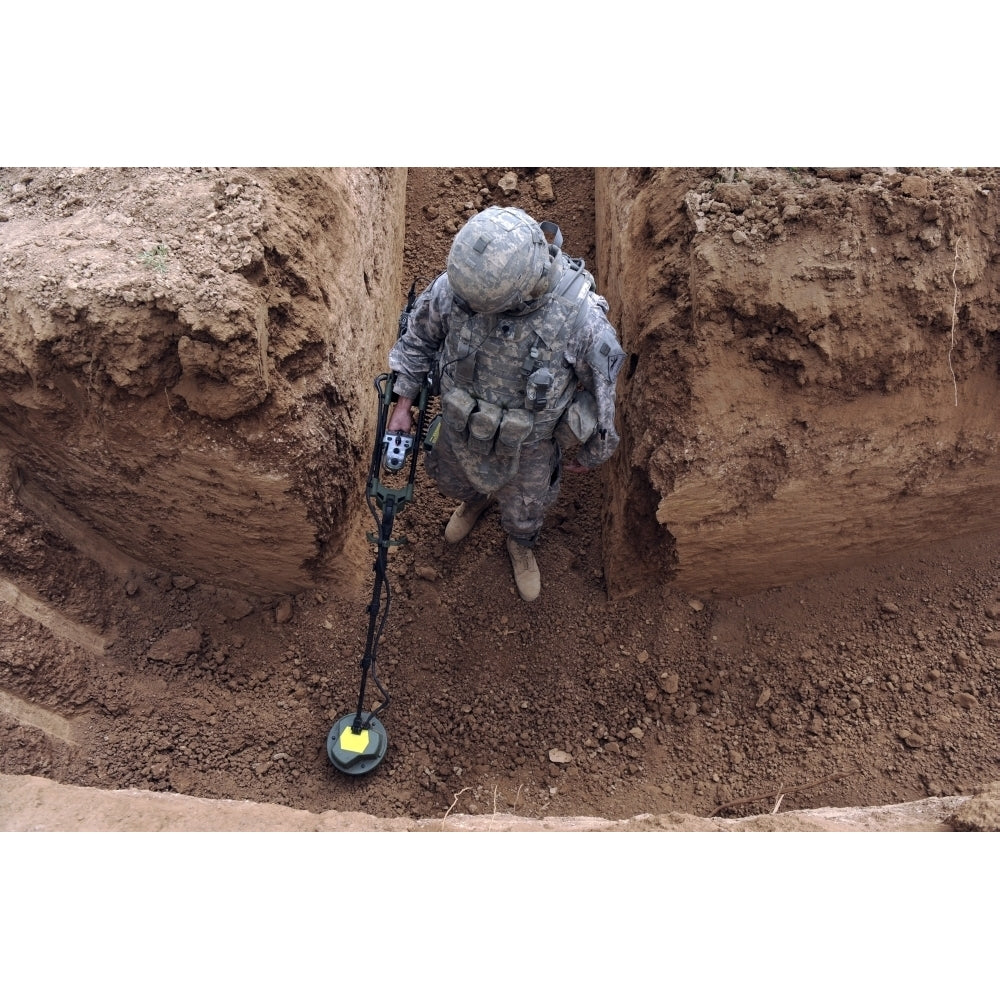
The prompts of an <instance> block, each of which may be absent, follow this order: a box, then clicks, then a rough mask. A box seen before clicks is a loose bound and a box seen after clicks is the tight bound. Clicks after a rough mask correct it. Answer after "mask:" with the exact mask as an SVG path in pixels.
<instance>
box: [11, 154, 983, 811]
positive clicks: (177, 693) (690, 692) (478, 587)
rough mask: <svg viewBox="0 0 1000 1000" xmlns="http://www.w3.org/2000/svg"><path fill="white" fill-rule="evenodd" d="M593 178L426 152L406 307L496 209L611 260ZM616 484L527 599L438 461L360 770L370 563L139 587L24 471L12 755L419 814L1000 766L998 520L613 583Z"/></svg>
mask: <svg viewBox="0 0 1000 1000" xmlns="http://www.w3.org/2000/svg"><path fill="white" fill-rule="evenodd" d="M593 183H594V182H593V174H592V171H589V170H584V169H552V170H546V171H543V170H540V169H539V170H530V169H517V170H514V169H513V168H512V169H511V170H510V171H508V169H507V168H490V169H485V168H484V169H481V170H480V169H463V170H430V169H426V170H424V169H422V170H413V171H410V174H409V179H408V192H407V194H408V200H407V218H406V245H405V252H404V278H405V280H404V283H403V287H401V289H400V300H401V301H402V298H403V296H404V295H405V292H406V290H407V289H408V288H409V285H410V282H411V281H412V280H416V281H417V285H418V287H422V286H423V284H425V283H426V282H427V281H429V280H430V279H431V278H432V277H433V276H434V275H435V274H436V273H437V271H438V270H439V269H440V267H441V266H442V263H443V261H444V259H445V256H446V253H447V247H448V243H449V240H450V238H451V235H452V234H453V233H454V232H455V231H456V230H457V228H458V226H459V225H460V224H461V222H462V221H464V219H465V218H466V217H467V216H468V214H469V213H470V211H472V210H474V209H476V208H478V207H481V206H485V205H487V204H490V203H497V202H508V203H513V204H518V205H521V206H523V207H524V208H526V209H527V210H528V211H529V212H531V213H532V214H535V215H536V217H542V218H553V219H554V220H556V221H558V222H559V224H560V225H561V227H562V230H563V233H564V236H565V248H566V249H567V251H568V252H569V253H571V254H572V255H573V256H583V257H585V258H587V259H588V262H590V263H593V261H594V254H595V238H594V203H593V198H594V188H593ZM512 184H513V185H514V186H511V185H512ZM550 186H551V190H550ZM600 277H601V276H600V274H598V280H600ZM375 402H376V397H375V392H374V389H373V390H372V391H371V393H370V397H369V399H368V403H370V405H371V406H372V407H374V406H375ZM262 447H266V444H262ZM274 447H275V448H277V447H278V445H274ZM761 474H762V476H766V475H767V470H766V469H762V472H761ZM602 476H603V474H602V473H596V474H589V475H579V476H566V477H564V486H563V491H562V494H561V497H560V499H559V501H558V504H557V505H556V507H555V508H554V510H553V511H552V513H551V516H550V518H549V522H548V525H547V527H546V530H545V533H544V536H543V539H542V542H541V544H540V547H539V549H538V560H539V564H540V567H541V571H542V577H543V590H542V595H541V597H540V599H539V600H538V601H536V602H534V603H532V604H525V603H524V602H522V601H521V600H520V599H519V597H518V596H517V593H516V591H515V589H514V586H513V580H512V577H511V573H510V568H509V564H508V560H507V556H506V553H505V550H504V547H503V538H502V534H501V532H500V529H499V525H498V523H497V520H496V516H495V514H493V515H487V516H486V517H485V518H484V520H483V521H482V522H481V524H480V525H479V526H478V527H477V529H476V530H475V532H474V533H473V534H472V535H471V536H470V537H469V538H468V539H467V540H466V541H465V542H463V543H461V544H460V545H457V546H453V547H452V546H448V545H446V544H445V542H444V541H443V539H442V529H443V526H444V523H445V521H446V520H447V517H448V514H449V512H450V510H451V506H452V505H451V503H450V502H449V501H447V500H445V499H443V498H441V497H440V496H439V495H438V494H437V492H436V490H435V489H434V487H433V485H432V484H431V483H429V482H428V480H427V479H426V477H425V475H424V473H423V470H422V469H421V470H420V472H419V474H418V478H417V486H416V491H415V496H414V500H413V502H412V503H411V504H410V505H408V506H407V507H406V508H405V510H404V511H403V512H402V514H401V515H400V516H399V518H398V520H397V524H396V529H397V534H401V535H405V536H406V539H407V541H408V544H406V545H404V546H401V547H399V548H398V549H394V550H393V553H392V556H391V559H390V574H389V575H390V585H391V603H390V605H389V613H388V616H387V619H386V624H385V628H384V632H383V633H382V635H381V639H380V644H379V658H378V661H377V670H378V676H379V679H380V680H381V682H382V683H383V684H384V685H385V687H386V689H387V690H388V692H389V694H390V696H391V703H390V706H389V708H388V709H387V710H386V712H385V713H384V716H383V718H384V722H385V725H386V728H387V730H388V734H389V750H388V754H387V756H386V759H385V761H384V763H383V764H382V765H381V766H380V767H379V768H378V769H376V770H375V771H374V772H372V773H371V774H369V775H367V776H364V777H350V776H346V775H343V774H340V773H339V772H337V771H336V770H334V769H333V768H332V767H331V765H330V763H329V761H328V759H327V754H326V746H325V743H326V736H327V733H328V731H329V729H330V727H331V725H332V724H333V722H334V721H335V720H336V719H337V718H338V717H340V716H342V715H344V714H345V713H349V712H353V711H354V709H355V703H356V700H357V697H358V684H359V679H360V670H359V665H360V661H361V656H362V652H363V650H364V645H365V636H366V629H367V626H368V614H367V612H366V604H367V601H368V597H369V589H370V586H371V577H370V576H369V578H368V580H367V582H365V581H362V582H361V584H360V586H359V587H358V588H357V593H356V594H348V595H344V594H342V593H339V592H338V590H337V588H334V587H332V586H331V587H315V588H310V589H307V590H305V591H303V592H300V593H298V594H297V595H296V596H295V597H294V598H291V599H288V600H284V601H269V600H262V599H259V598H254V597H252V596H251V597H247V596H245V595H242V594H237V593H234V592H230V591H225V590H220V589H215V588H213V587H211V586H208V585H206V584H204V583H202V582H199V581H198V580H196V579H194V578H192V577H190V576H186V575H182V574H171V573H170V572H163V571H156V570H148V571H147V572H145V573H144V574H142V575H140V576H138V577H133V578H132V579H131V581H130V583H129V584H128V585H127V586H126V585H124V584H123V583H122V581H121V579H120V578H119V577H116V576H113V575H111V574H110V573H109V572H107V571H106V570H105V569H102V568H100V566H99V565H98V563H97V562H95V561H94V559H92V558H91V557H90V555H89V554H88V553H93V552H95V551H97V548H98V547H99V540H95V539H94V538H93V537H91V536H90V535H89V534H88V530H87V529H86V528H85V527H83V526H82V525H81V524H79V523H75V522H71V521H67V520H65V519H64V520H62V521H61V522H58V523H56V521H55V520H50V521H45V520H43V519H42V518H40V517H39V516H37V515H36V514H32V513H30V512H29V511H28V510H27V509H26V508H25V507H24V506H23V505H22V504H21V503H20V502H19V500H18V498H17V495H16V492H15V487H16V486H17V484H16V483H5V484H4V485H3V487H2V490H0V530H2V532H3V554H4V565H3V571H2V578H0V625H2V635H0V771H2V772H5V773H6V774H8V775H31V776H37V777H43V778H50V779H53V780H56V781H59V782H62V783H66V784H72V785H80V786H90V787H94V788H100V789H137V790H146V791H156V792H179V793H183V794H185V795H190V796H197V797H202V798H208V799H237V800H252V801H253V802H258V803H271V804H279V805H285V806H290V807H293V808H295V809H297V810H307V811H309V812H312V813H322V812H325V811H329V810H337V811H343V812H359V813H364V814H367V815H369V816H372V817H378V818H383V819H393V818H402V819H413V820H425V819H428V818H440V817H444V816H446V815H449V814H452V815H458V814H464V815H471V816H480V815H494V814H501V813H502V814H505V815H509V814H513V815H516V816H518V817H524V818H527V819H539V818H547V817H579V816H593V817H604V818H606V819H608V820H622V819H628V818H630V817H635V816H639V815H642V814H665V813H671V812H679V813H687V814H691V815H692V816H694V817H702V818H708V817H727V818H739V817H746V816H751V815H754V814H760V813H768V814H770V813H777V814H778V815H779V816H780V814H781V813H782V812H787V811H788V810H791V809H811V808H821V807H844V806H875V805H887V804H893V803H902V802H907V801H912V800H917V799H922V798H926V797H947V796H964V795H969V794H971V793H973V792H975V791H976V790H978V789H979V788H981V787H983V786H985V785H987V784H988V783H989V782H991V781H993V780H995V778H996V776H997V772H998V769H1000V749H998V743H997V739H996V737H997V723H996V718H997V711H998V708H1000V690H998V672H997V655H998V650H1000V624H998V620H1000V560H998V557H1000V532H997V533H990V532H988V533H978V534H976V535H973V536H965V537H958V538H942V539H941V540H939V541H936V542H932V543H931V544H927V545H924V546H921V547H920V548H917V549H913V550H911V551H908V552H904V553H899V554H896V555H892V556H889V557H882V558H879V559H877V560H873V561H860V560H859V561H855V562H854V564H853V565H850V566H848V567H846V568H844V569H843V570H841V571H839V572H837V573H835V574H826V575H819V576H816V577H813V578H811V579H809V580H807V581H805V582H800V583H793V584H788V585H784V586H780V587H774V588H770V589H767V590H764V591H761V592H757V593H754V594H751V595H744V596H740V597H718V598H715V597H705V596H702V597H695V596H693V595H692V594H689V593H686V592H684V591H682V590H679V589H677V588H676V587H675V586H674V585H673V584H672V583H671V581H670V580H663V581H655V580H654V581H653V582H648V581H646V582H644V585H643V587H642V588H641V589H640V590H639V592H637V593H634V594H631V595H628V596H624V597H622V598H620V599H618V600H614V601H611V600H609V597H608V593H607V589H606V586H605V580H604V573H603V568H602V567H603V562H602V555H601V546H600V539H601V535H602V516H603V499H604V498H603V490H604V479H603V478H602ZM358 489H359V490H363V483H361V482H359V483H358ZM963 516H964V514H963V511H962V509H961V508H960V507H956V509H955V510H954V521H955V524H956V525H961V523H962V521H963ZM367 528H368V530H374V523H371V524H369V525H368V526H367ZM57 529H58V530H57ZM370 693H372V692H371V690H370ZM86 825H87V822H86V819H81V820H80V827H81V828H85V827H86Z"/></svg>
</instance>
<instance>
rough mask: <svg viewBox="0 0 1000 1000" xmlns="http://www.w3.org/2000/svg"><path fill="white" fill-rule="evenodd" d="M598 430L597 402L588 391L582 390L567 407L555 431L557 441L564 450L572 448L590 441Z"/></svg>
mask: <svg viewBox="0 0 1000 1000" xmlns="http://www.w3.org/2000/svg"><path fill="white" fill-rule="evenodd" d="M596 430H597V400H596V399H594V397H593V395H591V393H589V392H587V390H586V389H581V390H580V391H579V392H578V393H576V395H575V396H574V397H573V402H572V403H570V404H569V406H567V407H566V412H565V413H564V414H563V417H562V420H560V421H559V424H558V425H557V427H556V430H555V439H556V440H557V441H558V442H559V444H560V446H561V447H563V448H570V447H572V446H574V445H577V444H583V443H584V442H585V441H589V440H590V438H591V437H592V435H593V433H594V431H596Z"/></svg>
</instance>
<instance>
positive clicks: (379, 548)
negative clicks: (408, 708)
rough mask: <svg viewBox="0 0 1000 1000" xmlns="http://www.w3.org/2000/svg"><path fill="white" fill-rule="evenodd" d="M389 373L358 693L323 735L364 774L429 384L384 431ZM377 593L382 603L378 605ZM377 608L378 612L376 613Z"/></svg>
mask: <svg viewBox="0 0 1000 1000" xmlns="http://www.w3.org/2000/svg"><path fill="white" fill-rule="evenodd" d="M411 294H412V293H411ZM395 379H396V376H395V373H394V372H389V373H386V374H382V375H379V376H378V378H376V379H375V389H376V390H377V392H378V394H379V407H378V425H377V428H376V432H375V448H374V450H373V452H372V461H371V466H370V468H369V471H368V486H367V489H366V496H367V499H368V508H369V510H371V512H372V517H374V519H375V524H376V526H377V528H378V531H377V533H375V534H372V533H371V532H369V533H368V536H367V537H368V541H370V542H371V543H372V544H374V545H375V546H376V549H375V563H374V569H375V583H374V587H373V589H372V599H371V603H370V604H369V605H368V638H367V640H366V642H365V652H364V656H362V658H361V691H360V694H359V695H358V708H357V711H356V712H355V713H354V715H353V716H351V715H344V716H341V717H340V718H339V719H337V721H336V722H335V723H334V725H333V728H332V729H331V730H330V734H329V735H328V736H327V738H326V752H327V756H328V757H329V758H330V763H331V764H333V766H334V767H335V768H337V770H338V771H343V773H344V774H356V775H357V774H367V773H368V772H369V771H372V770H374V769H375V768H376V767H378V765H379V764H381V763H382V761H383V760H384V758H385V754H386V750H387V749H388V746H389V738H388V734H387V733H386V731H385V726H384V725H383V724H382V722H381V720H380V719H379V718H378V717H379V715H380V714H381V713H382V712H383V711H385V709H387V708H388V707H389V694H388V692H387V691H386V689H385V688H384V687H383V686H382V683H381V682H380V681H379V678H378V672H377V670H376V658H377V653H378V643H379V639H380V638H381V636H382V630H383V629H384V628H385V622H386V619H387V618H388V616H389V606H390V603H391V600H392V594H391V591H390V588H389V580H388V578H387V576H386V563H387V560H388V555H389V548H390V546H393V545H403V544H405V543H406V538H405V537H400V538H398V539H395V538H393V537H392V524H393V520H394V519H395V517H396V515H397V514H398V513H399V512H400V511H401V510H402V509H403V508H404V507H405V506H406V504H407V503H409V501H410V500H411V499H412V498H413V480H414V478H415V476H416V474H417V454H418V451H419V449H418V448H416V447H414V444H415V442H417V441H420V440H422V438H423V432H424V416H425V414H426V412H427V398H428V392H429V387H428V386H426V385H425V386H424V388H423V389H421V391H420V394H419V396H417V398H416V399H415V400H414V406H415V407H416V408H417V409H418V411H419V413H418V416H417V424H416V430H415V432H414V433H413V434H401V433H397V432H388V433H387V432H386V429H385V426H386V423H387V421H388V418H389V411H390V409H391V408H392V402H393V384H394V382H395ZM383 473H385V474H387V475H388V476H390V477H391V478H393V479H394V480H397V481H398V480H399V479H401V478H403V477H405V480H404V482H403V485H401V486H396V487H392V486H389V485H387V484H386V483H384V482H383V481H382V474H383ZM383 593H384V594H385V607H384V608H382V607H381V605H382V595H383ZM380 609H381V611H382V614H381V617H379V611H380ZM369 676H370V677H371V679H372V682H373V683H374V684H375V686H376V687H377V688H378V690H379V693H380V694H381V696H382V701H381V703H380V704H379V705H378V707H377V708H375V709H374V710H372V711H371V712H366V711H365V710H364V705H365V690H366V688H367V685H368V678H369Z"/></svg>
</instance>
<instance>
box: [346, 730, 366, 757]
mask: <svg viewBox="0 0 1000 1000" xmlns="http://www.w3.org/2000/svg"><path fill="white" fill-rule="evenodd" d="M340 749H341V750H350V751H351V753H362V752H363V751H364V750H367V749H368V730H367V729H362V730H361V732H360V733H356V732H355V731H354V730H353V729H351V727H350V726H347V727H346V728H345V729H344V731H343V732H342V733H341V734H340Z"/></svg>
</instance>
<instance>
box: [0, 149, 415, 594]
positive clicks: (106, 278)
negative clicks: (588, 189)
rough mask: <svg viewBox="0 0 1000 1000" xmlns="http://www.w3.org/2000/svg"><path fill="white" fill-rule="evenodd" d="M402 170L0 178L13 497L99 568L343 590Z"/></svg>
mask: <svg viewBox="0 0 1000 1000" xmlns="http://www.w3.org/2000/svg"><path fill="white" fill-rule="evenodd" d="M405 176H406V172H405V170H401V169H392V170H378V169H371V170H346V169H325V170H291V169H289V170H285V169H271V170H216V169H206V170H191V169H184V170H142V169H127V170H112V169H109V170H68V169H66V170H61V169H38V170H15V169H13V168H3V169H2V170H0V181H2V183H0V192H2V193H3V196H4V197H3V199H2V202H0V213H2V214H0V237H2V253H0V268H2V269H0V331H2V337H0V456H2V457H3V458H4V459H5V462H4V465H5V469H6V471H7V474H8V475H9V476H10V477H11V479H12V482H13V484H14V486H15V488H16V490H17V492H18V494H19V496H20V498H21V500H22V501H23V502H24V503H25V504H26V505H27V506H29V507H31V508H32V509H34V510H35V511H36V513H38V514H39V515H40V516H43V518H44V519H45V520H46V521H48V522H49V523H52V524H53V525H54V526H57V527H58V529H59V530H60V531H61V532H62V533H63V534H67V533H68V534H70V535H71V536H73V537H72V540H73V541H74V542H77V543H79V542H81V541H82V540H83V539H84V538H85V537H90V536H91V534H96V535H97V536H99V537H101V538H102V539H103V540H104V541H105V542H106V543H107V544H106V545H105V546H103V549H102V551H101V552H100V553H95V554H96V555H98V557H100V558H101V561H102V562H104V563H105V564H107V563H108V561H109V554H108V553H109V548H108V546H110V547H112V548H113V549H114V550H116V551H117V553H118V556H119V557H118V558H116V559H112V560H111V561H113V562H115V563H116V568H120V566H121V565H124V566H126V567H127V566H130V565H131V566H132V567H133V568H134V570H135V571H136V572H140V571H141V570H142V568H143V566H146V565H151V566H154V567H158V568H160V569H166V570H168V571H170V572H173V573H183V574H187V575H189V576H191V577H194V578H196V579H198V580H201V581H203V582H207V583H214V584H216V585H221V586H227V587H232V588H234V589H237V590H242V591H248V592H253V593H259V594H265V595H270V594H275V593H287V592H291V591H294V590H297V589H300V588H302V587H305V586H308V585H309V584H310V583H311V582H312V581H313V579H314V575H315V572H316V571H317V568H318V567H321V566H322V567H323V569H324V570H325V571H326V572H327V573H330V572H331V571H332V573H333V576H334V579H336V578H337V577H338V575H341V576H343V577H344V578H345V579H344V582H345V585H346V584H347V583H348V579H347V578H348V577H352V576H356V574H357V572H358V571H359V560H361V559H362V555H363V554H362V553H348V552H347V548H348V547H349V541H350V539H351V538H352V537H354V535H356V534H357V532H355V531H353V522H354V521H355V520H356V517H357V516H358V515H359V514H360V510H359V508H360V507H361V505H362V498H360V497H359V495H358V494H359V491H358V490H357V483H358V482H359V481H363V479H364V476H365V472H366V466H367V462H368V459H369V455H370V444H369V441H370V438H371V434H372V430H373V425H374V407H373V404H372V400H373V398H374V397H373V390H372V386H371V383H372V379H373V378H374V375H375V374H377V372H378V371H380V370H381V368H380V367H379V365H380V361H379V359H380V358H384V356H385V352H386V350H387V348H388V345H389V343H390V342H391V338H392V337H393V336H394V334H395V323H396V315H397V314H398V298H397V289H398V287H399V285H400V280H401V279H400V268H401V261H402V243H403V219H404V216H403V211H404V204H405ZM383 363H384V362H383Z"/></svg>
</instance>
